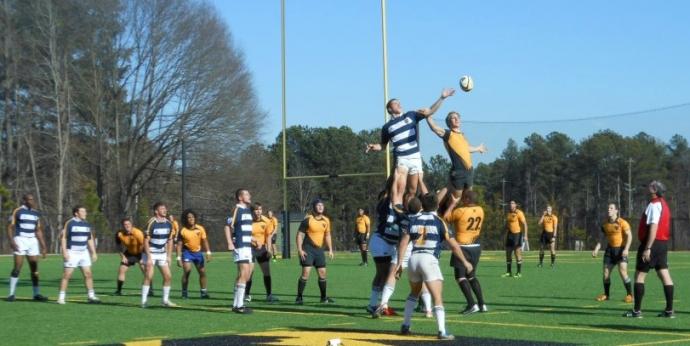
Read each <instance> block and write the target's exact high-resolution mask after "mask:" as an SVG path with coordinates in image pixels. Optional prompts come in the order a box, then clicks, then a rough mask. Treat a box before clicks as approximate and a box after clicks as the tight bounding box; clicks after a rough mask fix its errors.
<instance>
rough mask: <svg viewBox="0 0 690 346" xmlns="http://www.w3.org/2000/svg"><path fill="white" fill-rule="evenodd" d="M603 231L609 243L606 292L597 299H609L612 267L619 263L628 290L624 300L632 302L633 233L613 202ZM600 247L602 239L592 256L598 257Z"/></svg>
mask: <svg viewBox="0 0 690 346" xmlns="http://www.w3.org/2000/svg"><path fill="white" fill-rule="evenodd" d="M601 232H602V233H603V234H604V235H605V236H606V239H607V240H608V245H607V246H606V252H605V253H604V294H600V295H599V296H597V301H600V302H601V301H604V300H609V297H610V288H611V269H613V267H614V266H615V265H616V264H617V265H618V271H619V273H620V274H621V279H623V284H624V285H625V290H626V291H627V295H626V296H625V299H624V301H625V302H626V303H632V301H633V296H632V287H631V286H632V284H631V282H630V281H631V280H630V277H628V250H629V249H630V244H631V243H632V235H631V233H630V225H629V224H628V222H627V221H625V220H623V219H621V218H620V217H618V208H616V205H615V204H613V203H611V204H609V210H608V218H606V221H604V224H603V225H602V226H601ZM600 248H601V241H598V242H597V246H596V247H595V248H594V251H592V257H597V253H598V252H599V249H600Z"/></svg>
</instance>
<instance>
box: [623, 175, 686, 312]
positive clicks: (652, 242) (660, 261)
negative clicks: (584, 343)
mask: <svg viewBox="0 0 690 346" xmlns="http://www.w3.org/2000/svg"><path fill="white" fill-rule="evenodd" d="M648 188H649V193H650V195H651V200H650V201H649V204H648V205H647V208H646V209H645V212H644V214H643V215H642V218H641V219H640V225H639V227H638V231H637V236H638V238H639V239H640V247H639V248H638V249H637V264H636V270H635V294H634V296H635V307H634V308H633V309H632V311H628V312H626V313H625V314H623V316H624V317H636V318H640V317H642V312H641V310H640V309H641V307H642V298H643V297H644V279H645V277H646V276H647V273H648V272H649V270H650V269H652V268H654V269H655V270H656V272H657V274H658V276H659V278H660V279H661V282H662V283H663V284H664V296H666V309H664V311H663V312H661V313H660V314H659V315H658V316H659V317H666V318H675V314H674V313H673V280H671V273H669V271H668V261H667V257H668V256H667V255H668V239H669V238H670V236H671V210H670V209H669V208H668V204H666V200H665V199H664V197H663V195H664V191H665V190H666V187H665V186H664V184H662V183H661V182H660V181H657V180H654V181H652V182H651V183H649V186H648Z"/></svg>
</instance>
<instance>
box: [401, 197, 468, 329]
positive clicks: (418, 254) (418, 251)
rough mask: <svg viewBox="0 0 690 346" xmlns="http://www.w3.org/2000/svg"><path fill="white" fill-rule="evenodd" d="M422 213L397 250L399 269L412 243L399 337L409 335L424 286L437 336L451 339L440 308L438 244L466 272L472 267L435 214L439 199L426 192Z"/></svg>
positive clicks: (439, 250)
mask: <svg viewBox="0 0 690 346" xmlns="http://www.w3.org/2000/svg"><path fill="white" fill-rule="evenodd" d="M421 201H422V208H423V210H424V211H423V212H422V213H421V215H419V216H417V217H415V218H413V219H412V220H411V222H410V227H409V232H406V233H403V235H402V237H401V239H400V245H399V249H398V267H401V266H402V261H403V258H404V256H405V251H406V250H407V247H408V245H409V244H410V243H412V255H410V261H409V267H408V272H407V275H408V278H409V280H410V288H411V290H410V295H409V296H408V297H407V301H406V302H405V318H404V321H403V324H402V326H401V328H400V331H401V333H402V334H409V333H410V322H411V318H412V312H413V310H414V308H415V306H416V305H417V299H418V297H419V294H420V292H421V291H422V286H423V283H426V286H427V288H428V289H429V292H430V293H431V296H432V297H433V300H434V314H435V315H436V321H437V324H438V337H439V339H443V340H453V339H454V338H455V337H454V336H453V335H451V334H448V333H447V332H446V325H445V324H446V323H445V318H446V314H445V310H444V308H443V298H442V291H443V273H442V272H441V267H440V266H439V263H438V260H439V257H440V256H441V243H442V242H443V241H447V242H448V244H449V245H450V249H451V250H452V251H453V254H455V255H456V256H457V257H458V258H459V259H460V260H461V261H462V263H463V264H464V265H465V267H466V268H467V271H468V272H471V271H472V264H471V263H470V262H469V261H467V260H466V259H465V257H464V255H463V253H462V251H461V250H460V246H459V245H458V243H457V242H456V241H455V239H453V237H451V236H450V235H449V232H448V227H447V226H446V224H445V222H443V220H442V219H441V218H440V217H439V216H438V215H436V210H438V197H437V196H436V194H433V193H427V194H425V195H423V196H422V197H421Z"/></svg>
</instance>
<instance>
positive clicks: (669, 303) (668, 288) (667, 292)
mask: <svg viewBox="0 0 690 346" xmlns="http://www.w3.org/2000/svg"><path fill="white" fill-rule="evenodd" d="M664 296H665V297H666V311H673V285H664Z"/></svg>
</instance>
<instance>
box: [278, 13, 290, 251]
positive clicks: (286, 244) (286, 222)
mask: <svg viewBox="0 0 690 346" xmlns="http://www.w3.org/2000/svg"><path fill="white" fill-rule="evenodd" d="M280 62H281V74H282V83H281V84H282V117H283V121H282V122H283V124H282V128H283V131H282V134H283V223H282V224H283V230H282V233H283V249H282V254H283V258H290V218H289V217H288V200H287V154H286V153H287V151H286V150H287V149H286V148H287V135H286V134H285V130H286V127H287V124H286V113H287V106H286V97H285V0H281V1H280Z"/></svg>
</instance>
